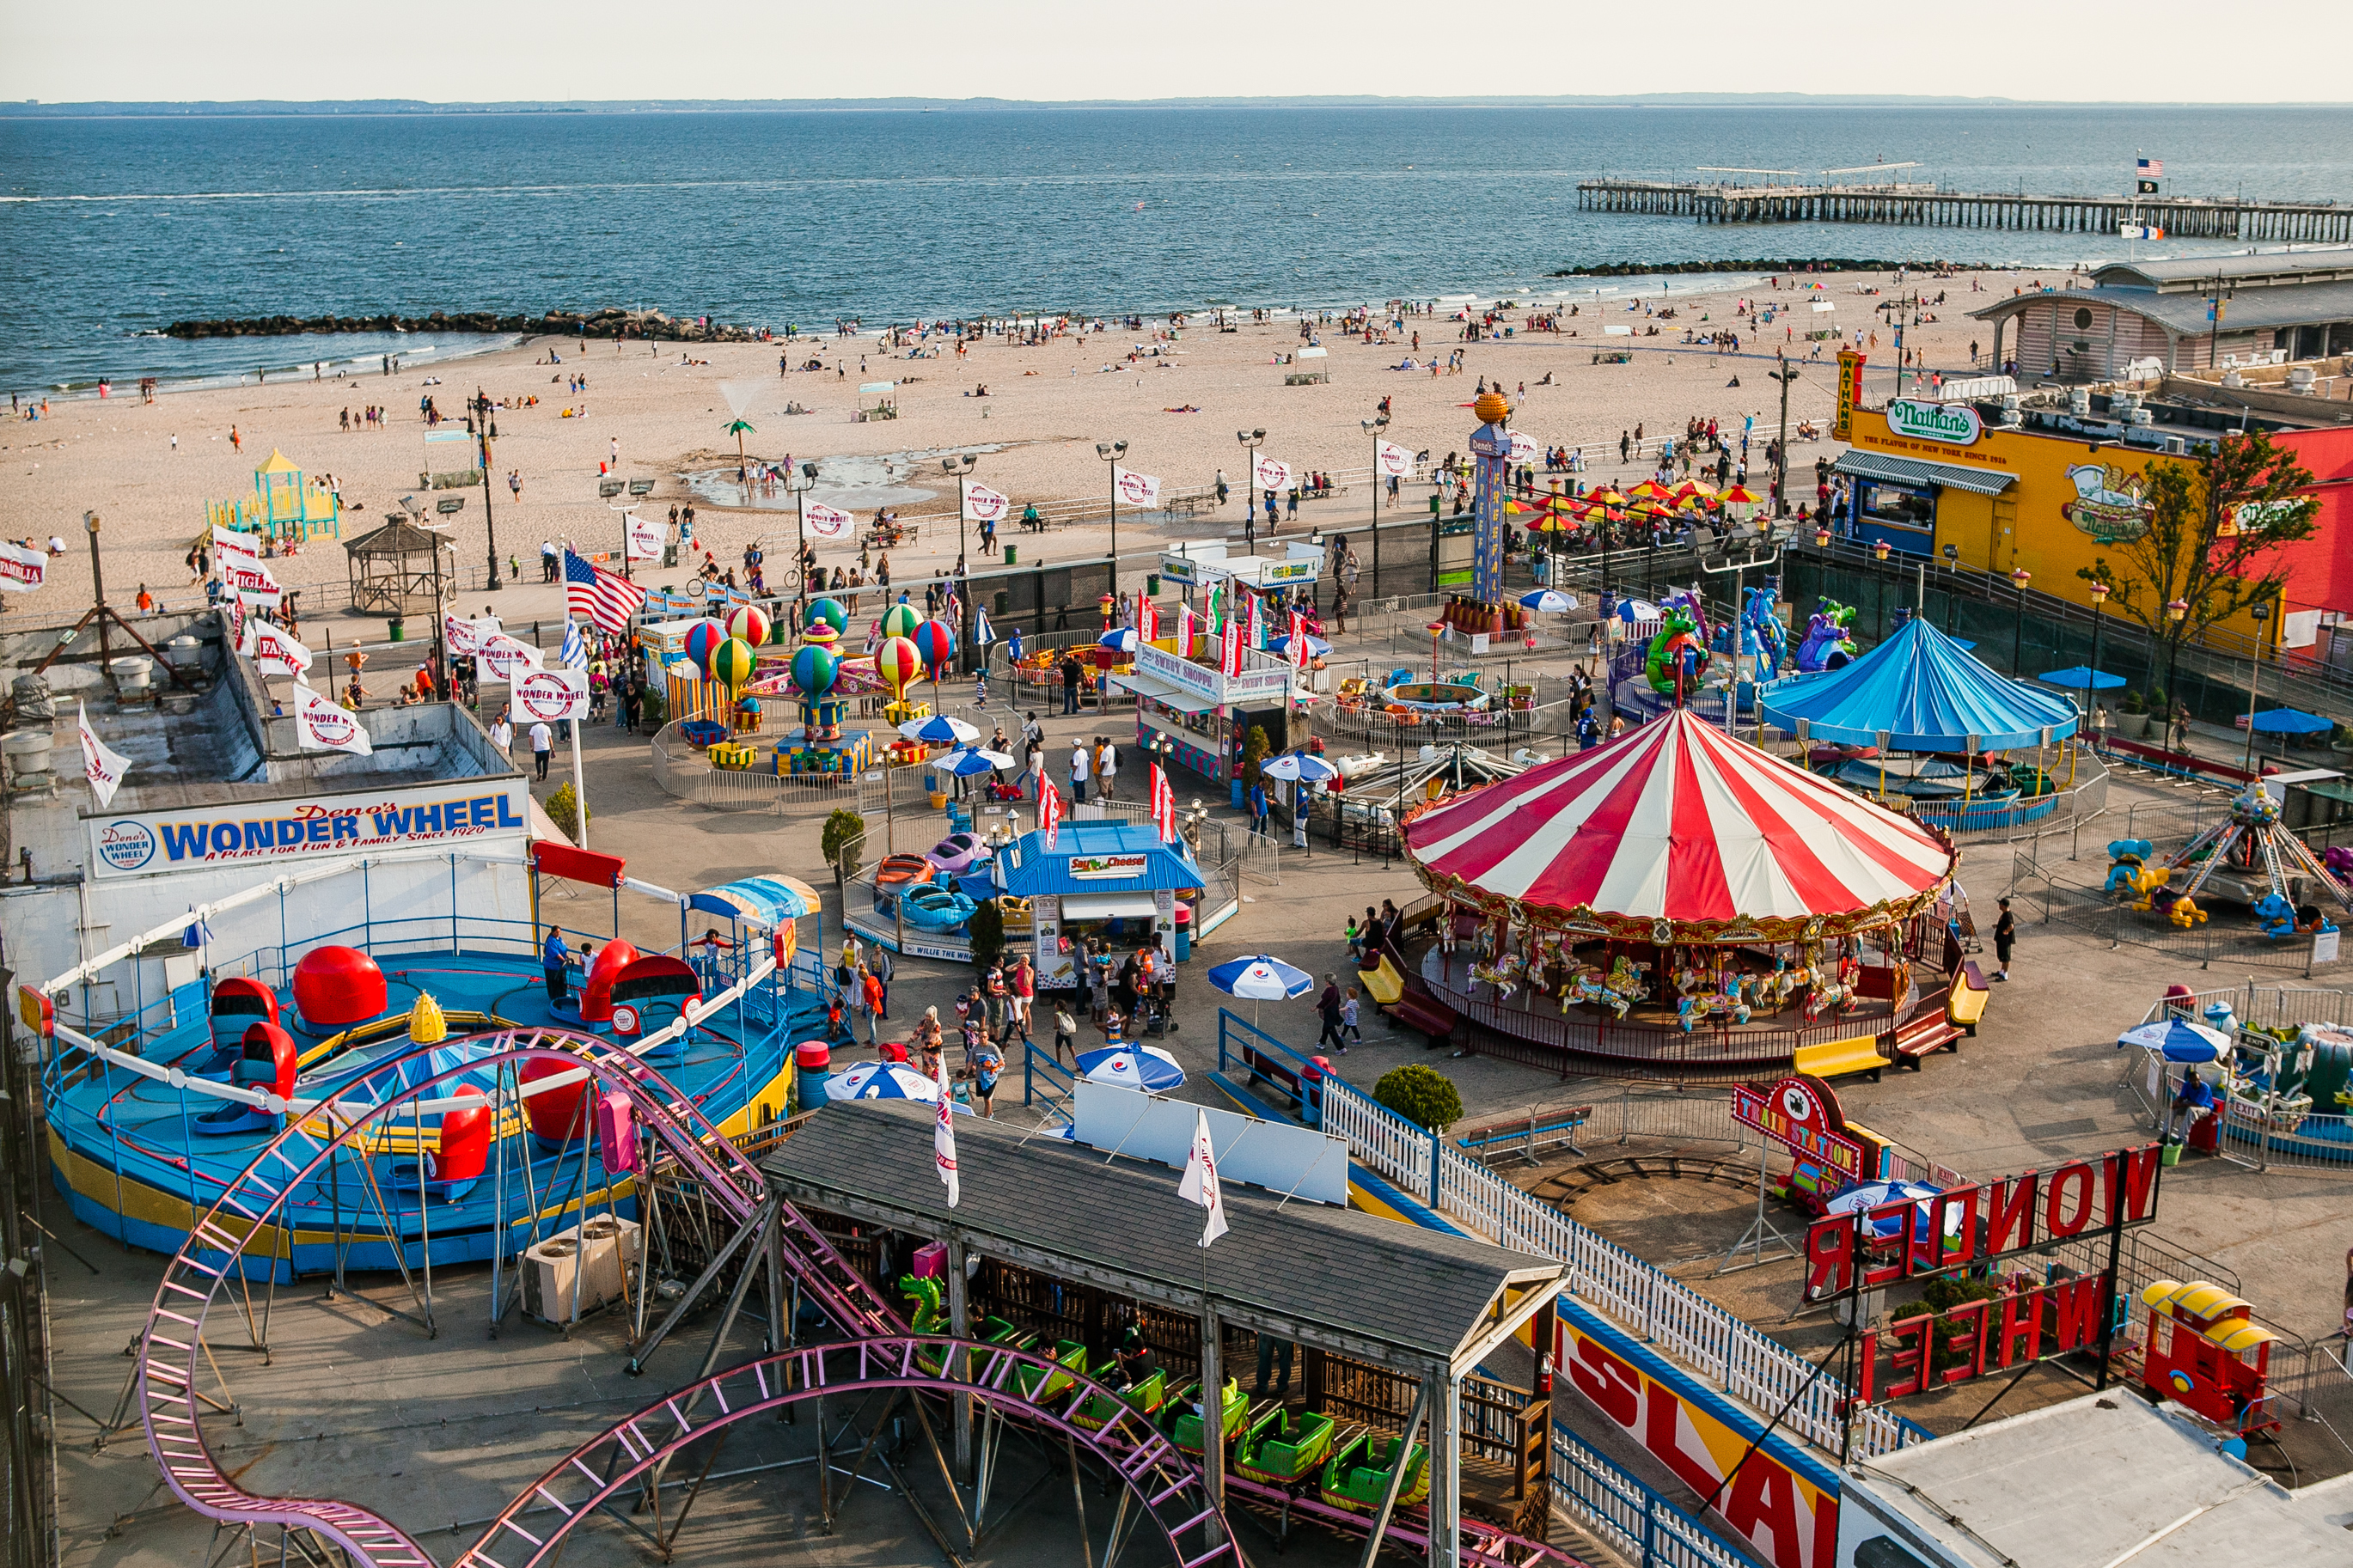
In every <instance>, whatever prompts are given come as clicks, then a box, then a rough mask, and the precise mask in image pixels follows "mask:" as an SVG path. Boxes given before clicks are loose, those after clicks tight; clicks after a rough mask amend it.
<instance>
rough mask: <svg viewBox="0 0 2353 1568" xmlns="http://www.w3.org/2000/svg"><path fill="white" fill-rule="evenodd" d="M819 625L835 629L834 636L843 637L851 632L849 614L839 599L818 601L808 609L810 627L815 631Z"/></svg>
mask: <svg viewBox="0 0 2353 1568" xmlns="http://www.w3.org/2000/svg"><path fill="white" fill-rule="evenodd" d="M819 623H823V624H824V625H826V626H831V627H832V628H833V635H834V636H836V637H842V636H845V635H847V634H848V632H849V611H848V610H846V609H844V608H843V607H842V604H841V601H840V600H839V599H818V600H814V601H812V602H811V603H810V605H809V607H808V626H809V627H810V629H812V630H814V629H815V628H816V627H817V626H818V624H819Z"/></svg>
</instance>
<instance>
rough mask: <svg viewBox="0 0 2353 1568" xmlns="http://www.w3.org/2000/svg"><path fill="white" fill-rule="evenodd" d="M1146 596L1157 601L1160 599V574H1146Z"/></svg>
mask: <svg viewBox="0 0 2353 1568" xmlns="http://www.w3.org/2000/svg"><path fill="white" fill-rule="evenodd" d="M1144 596H1145V598H1147V599H1156V598H1158V597H1160V574H1159V573H1157V572H1146V573H1145V574H1144Z"/></svg>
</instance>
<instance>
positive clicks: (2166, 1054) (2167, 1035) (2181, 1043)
mask: <svg viewBox="0 0 2353 1568" xmlns="http://www.w3.org/2000/svg"><path fill="white" fill-rule="evenodd" d="M2127 1046H2137V1047H2139V1048H2140V1049H2142V1050H2145V1051H2155V1052H2157V1053H2158V1055H2159V1056H2161V1057H2163V1058H2165V1059H2166V1060H2167V1061H2169V1062H2211V1061H2220V1060H2221V1057H2222V1053H2223V1052H2224V1051H2227V1050H2229V1049H2230V1048H2231V1037H2229V1036H2228V1035H2225V1034H2223V1033H2222V1032H2221V1030H2220V1029H2210V1028H2208V1027H2207V1026H2205V1025H2203V1024H2193V1023H2191V1022H2190V1021H2189V1019H2187V1018H2179V1017H2174V1018H2161V1019H2159V1020H2158V1022H2156V1023H2154V1024H2143V1025H2142V1026H2140V1027H2139V1028H2137V1029H2126V1031H2125V1032H2124V1033H2123V1034H2121V1035H2118V1036H2117V1037H2116V1049H2118V1050H2123V1049H2124V1048H2125V1047H2127Z"/></svg>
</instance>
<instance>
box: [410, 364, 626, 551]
mask: <svg viewBox="0 0 2353 1568" xmlns="http://www.w3.org/2000/svg"><path fill="white" fill-rule="evenodd" d="M470 412H471V413H472V415H473V416H474V439H475V443H476V445H477V446H478V447H480V455H481V459H482V527H483V530H484V531H485V532H486V533H487V534H488V535H489V537H490V551H491V581H490V588H491V592H493V593H495V592H497V591H498V589H499V586H500V584H499V523H498V519H497V518H496V517H494V516H493V515H491V397H490V394H488V393H486V392H484V391H483V390H482V389H481V388H480V387H479V386H477V387H476V388H474V395H473V398H472V399H471V401H470ZM621 553H622V560H623V561H624V562H627V560H628V551H627V550H624V551H623V552H621ZM437 559H438V558H437Z"/></svg>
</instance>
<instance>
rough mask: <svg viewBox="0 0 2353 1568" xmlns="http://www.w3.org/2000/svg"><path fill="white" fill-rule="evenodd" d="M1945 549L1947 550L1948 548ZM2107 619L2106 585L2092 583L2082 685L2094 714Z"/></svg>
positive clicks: (2098, 693) (2094, 726) (2094, 730)
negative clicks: (2088, 669) (2086, 674)
mask: <svg viewBox="0 0 2353 1568" xmlns="http://www.w3.org/2000/svg"><path fill="white" fill-rule="evenodd" d="M1947 548H1948V549H1949V548H1950V546H1947ZM2107 618H2108V585H2107V584H2105V583H2094V584H2092V674H2091V679H2089V680H2087V681H2085V682H2084V687H2085V689H2087V690H2089V691H2090V692H2091V694H2092V711H2093V712H2094V713H2097V712H2098V711H2099V710H2100V624H2101V623H2102V622H2103V621H2105V620H2106V619H2107ZM2092 730H2093V732H2094V735H2095V736H2096V735H2097V733H2098V731H2099V725H2098V724H2097V723H2096V722H2095V723H2094V725H2093V726H2092Z"/></svg>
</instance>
